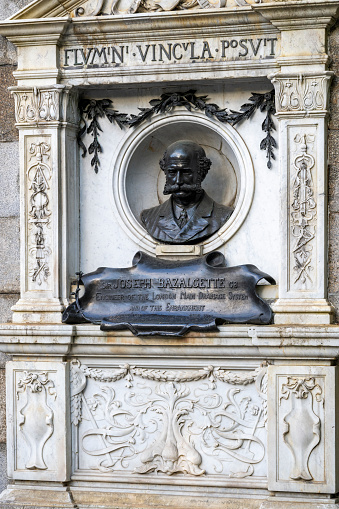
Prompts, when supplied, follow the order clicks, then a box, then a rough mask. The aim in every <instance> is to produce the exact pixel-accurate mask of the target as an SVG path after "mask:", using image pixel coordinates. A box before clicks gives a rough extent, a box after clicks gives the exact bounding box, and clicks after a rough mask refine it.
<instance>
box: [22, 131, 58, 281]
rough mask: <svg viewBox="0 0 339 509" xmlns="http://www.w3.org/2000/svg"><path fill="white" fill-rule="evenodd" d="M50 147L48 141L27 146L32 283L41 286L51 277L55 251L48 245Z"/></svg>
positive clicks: (50, 174) (50, 176)
mask: <svg viewBox="0 0 339 509" xmlns="http://www.w3.org/2000/svg"><path fill="white" fill-rule="evenodd" d="M50 150H51V146H50V145H49V144H48V143H46V142H45V141H41V142H39V143H31V144H30V146H29V149H28V153H29V155H30V163H31V164H30V165H29V166H28V169H27V179H28V190H29V210H28V216H29V219H28V224H29V227H34V231H33V235H32V242H31V247H30V248H29V253H30V255H31V257H33V260H34V261H33V263H32V265H31V269H30V277H31V280H32V282H33V283H37V284H38V286H41V285H42V283H43V282H46V281H47V279H48V277H49V276H50V268H49V263H48V258H49V255H50V254H51V253H52V250H51V248H50V247H49V245H48V234H47V229H49V228H50V222H51V214H52V212H51V210H50V208H49V201H50V200H49V191H50V180H51V178H52V170H51V167H50V166H49V164H48V161H49V158H50Z"/></svg>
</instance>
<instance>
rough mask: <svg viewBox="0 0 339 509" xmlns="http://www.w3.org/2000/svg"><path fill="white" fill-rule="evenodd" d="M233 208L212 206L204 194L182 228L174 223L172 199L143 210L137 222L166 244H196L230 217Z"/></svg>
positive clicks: (212, 201)
mask: <svg viewBox="0 0 339 509" xmlns="http://www.w3.org/2000/svg"><path fill="white" fill-rule="evenodd" d="M232 212H233V208H231V207H226V206H224V205H220V204H219V203H216V202H215V201H214V200H212V198H210V197H209V196H208V194H206V193H204V196H203V198H202V200H201V201H200V203H199V205H198V206H197V207H196V209H195V211H194V213H193V215H192V217H191V218H190V219H189V220H188V222H187V223H186V224H185V226H184V227H183V228H180V227H179V226H178V224H177V222H176V220H175V217H174V214H173V207H172V197H171V198H170V199H169V200H167V201H165V202H164V203H163V204H162V205H158V206H157V207H153V208H151V209H146V210H143V211H142V213H141V221H142V223H143V225H144V227H145V228H146V230H147V232H148V233H149V234H150V235H151V236H152V237H153V238H155V239H156V240H159V241H160V242H164V243H166V244H197V243H198V242H201V241H202V240H204V239H206V238H207V237H210V236H211V235H213V233H215V232H216V231H218V230H219V228H221V227H222V225H223V224H225V223H226V221H227V220H228V219H229V218H230V216H231V214H232Z"/></svg>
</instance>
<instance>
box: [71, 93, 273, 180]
mask: <svg viewBox="0 0 339 509" xmlns="http://www.w3.org/2000/svg"><path fill="white" fill-rule="evenodd" d="M274 94H275V92H274V90H271V91H270V92H266V93H264V94H258V93H252V95H251V97H250V98H249V99H248V100H249V102H247V103H245V104H243V105H242V106H241V107H240V111H234V110H227V109H226V108H220V107H219V106H218V105H217V104H215V103H209V98H208V96H207V95H204V96H197V95H196V94H195V90H188V91H187V92H174V93H173V92H169V93H164V94H161V96H160V97H159V98H157V99H152V100H151V101H150V102H149V107H147V108H139V113H138V114H137V115H134V114H133V113H132V114H130V115H128V114H126V113H121V112H119V111H117V110H115V109H113V103H112V101H111V99H98V100H95V99H86V98H83V99H81V101H80V103H79V109H80V114H81V127H80V130H79V133H78V144H79V146H80V147H81V149H82V151H83V154H82V157H85V156H86V155H87V152H88V153H89V154H90V155H91V156H92V159H91V166H92V167H93V168H94V171H95V173H98V171H99V167H100V154H101V152H102V151H103V147H102V146H101V144H100V142H99V136H100V131H102V128H101V125H100V123H99V119H102V118H105V117H106V118H107V120H109V122H111V123H112V124H114V123H115V124H116V125H118V126H119V127H120V129H123V128H124V127H129V128H134V127H136V126H138V125H140V124H142V123H143V122H145V121H146V120H150V119H151V118H152V116H153V115H155V114H159V113H161V114H165V115H166V114H169V113H170V112H171V111H173V110H174V109H175V108H176V107H180V106H181V107H184V108H186V110H188V111H201V112H204V113H205V115H206V116H207V117H208V118H210V119H213V120H215V121H217V122H221V123H229V124H231V125H232V126H235V125H237V124H239V123H240V122H243V121H245V120H248V119H250V118H252V117H253V115H254V114H255V112H256V111H258V110H259V111H260V112H265V118H264V120H263V122H262V124H261V129H262V131H264V133H266V136H265V137H264V138H263V139H262V140H261V142H260V150H265V152H266V159H267V163H266V164H267V167H268V168H269V169H271V168H272V161H273V160H274V159H275V154H274V149H275V148H277V143H276V140H275V139H274V137H273V135H272V133H273V131H274V130H275V126H274V121H273V118H272V116H273V115H274V114H275V105H274ZM86 134H90V135H91V136H92V138H93V141H92V142H91V143H90V144H89V146H88V148H87V147H86V145H85V143H84V141H83V137H84V136H85V135H86Z"/></svg>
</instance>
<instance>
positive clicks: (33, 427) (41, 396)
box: [17, 371, 56, 470]
mask: <svg viewBox="0 0 339 509" xmlns="http://www.w3.org/2000/svg"><path fill="white" fill-rule="evenodd" d="M20 393H25V394H26V403H25V405H24V406H23V407H22V408H21V410H20V412H19V427H20V431H21V432H22V434H23V436H24V438H25V440H26V442H27V445H28V446H29V451H30V455H29V458H28V459H27V461H26V464H25V467H26V468H27V469H29V470H45V469H47V465H46V463H45V461H44V457H43V450H44V446H45V444H46V442H47V441H48V439H49V438H50V437H51V436H52V434H53V431H54V427H53V410H52V409H51V408H50V407H49V406H48V404H47V394H49V395H50V396H53V397H54V398H56V393H55V390H54V383H53V382H52V381H51V380H50V379H49V378H48V373H46V372H43V373H32V372H30V373H28V372H26V371H25V372H24V373H23V378H21V379H20V380H19V381H18V384H17V397H18V399H19V394H20Z"/></svg>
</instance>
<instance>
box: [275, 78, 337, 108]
mask: <svg viewBox="0 0 339 509" xmlns="http://www.w3.org/2000/svg"><path fill="white" fill-rule="evenodd" d="M330 80H331V76H328V75H325V76H303V75H298V76H291V77H279V76H275V77H274V78H273V79H272V83H274V86H275V90H276V109H277V113H284V112H297V111H321V110H326V109H327V100H328V87H329V83H330Z"/></svg>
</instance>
